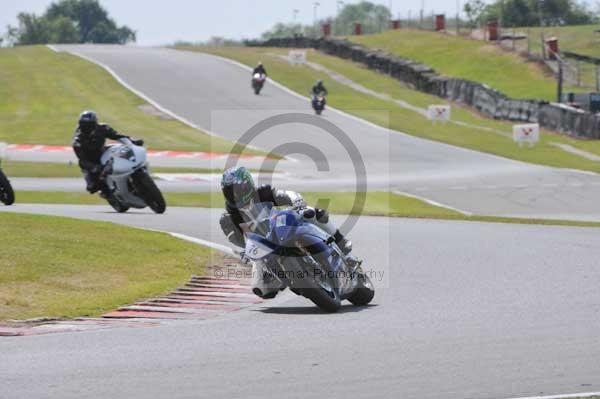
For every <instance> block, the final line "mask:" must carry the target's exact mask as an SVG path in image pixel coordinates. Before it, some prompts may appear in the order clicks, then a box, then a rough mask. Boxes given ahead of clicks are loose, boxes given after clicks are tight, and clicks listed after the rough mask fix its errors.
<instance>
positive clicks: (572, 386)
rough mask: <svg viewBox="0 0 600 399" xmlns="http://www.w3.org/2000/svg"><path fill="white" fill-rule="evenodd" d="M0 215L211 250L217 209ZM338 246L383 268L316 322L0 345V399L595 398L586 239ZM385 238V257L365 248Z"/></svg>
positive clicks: (364, 230) (259, 317) (453, 238)
mask: <svg viewBox="0 0 600 399" xmlns="http://www.w3.org/2000/svg"><path fill="white" fill-rule="evenodd" d="M0 211H18V212H33V213H46V214H54V215H71V216H74V217H78V218H86V219H98V220H109V221H116V222H119V223H124V224H128V225H133V226H138V227H146V228H155V229H161V230H170V231H174V232H179V233H183V234H188V235H193V236H196V237H198V238H203V239H209V240H212V239H220V240H222V239H221V238H220V234H219V232H218V225H217V223H215V216H216V214H217V212H218V211H217V210H204V209H190V208H171V209H170V210H169V211H168V213H167V214H165V215H153V214H151V213H148V212H133V213H130V214H125V215H120V214H116V213H112V212H110V211H109V209H108V207H105V206H97V207H93V206H92V207H90V206H66V205H56V206H50V205H18V206H16V207H11V208H8V207H4V208H0ZM190 221H193V222H192V223H190ZM352 239H353V240H354V243H355V248H356V253H357V254H359V255H361V256H363V257H364V258H365V259H366V261H367V263H368V264H369V265H370V266H372V270H373V272H374V273H375V275H378V273H380V272H383V273H384V278H383V280H378V281H377V282H376V285H377V295H376V297H375V300H374V302H373V306H370V307H368V308H364V309H355V308H353V307H352V306H350V305H346V306H345V307H344V308H343V310H342V312H341V313H339V314H335V315H329V314H323V313H321V312H320V311H319V310H317V309H316V308H315V307H314V306H313V305H312V304H311V303H310V302H308V301H306V300H305V299H304V298H300V297H296V296H294V295H292V294H289V293H287V294H286V293H284V294H285V295H284V296H283V297H282V298H281V299H278V298H276V299H275V300H274V301H275V302H267V303H266V304H263V305H259V306H257V307H254V308H250V310H244V311H240V312H236V313H232V314H229V315H226V316H223V317H219V318H217V319H210V320H207V321H200V322H191V321H181V322H174V323H173V324H168V325H166V326H160V327H149V328H136V329H127V328H115V329H110V330H102V331H87V332H80V333H68V334H50V335H42V336H32V337H18V338H3V339H0V353H1V354H2V355H1V356H2V362H0V381H2V395H1V397H2V398H3V399H4V398H6V399H9V398H23V397H35V398H81V397H98V398H100V397H103V398H104V397H111V396H113V397H114V396H116V397H128V398H148V397H170V398H198V397H211V398H214V397H240V398H241V397H243V398H248V397H257V398H258V397H264V396H265V395H275V394H279V395H281V396H282V397H298V398H300V397H302V398H305V397H348V396H351V397H357V398H371V397H403V398H415V399H417V398H419V399H423V398H509V397H522V396H531V395H539V394H556V393H574V392H589V391H594V390H595V391H599V390H600V381H599V380H598V376H599V375H600V362H598V358H599V357H600V340H599V339H598V330H599V328H600V320H599V319H598V312H599V310H600V291H599V290H598V285H599V284H600V269H599V268H598V262H597V259H599V258H600V246H599V245H598V234H597V231H596V230H595V229H581V228H570V227H542V226H521V225H519V226H517V225H508V224H486V223H470V222H446V221H423V220H409V219H386V218H374V217H364V218H361V219H360V221H359V223H358V224H357V226H356V227H355V229H354V230H353V232H352ZM388 240H389V242H390V243H394V245H393V247H394V248H395V249H394V251H393V253H392V254H391V256H393V259H394V260H393V262H390V259H388V256H389V254H388V253H387V251H381V250H379V248H381V247H382V246H385V247H387V246H388V245H389V244H388V243H387V241H388ZM221 242H222V241H221ZM398 393H401V395H398Z"/></svg>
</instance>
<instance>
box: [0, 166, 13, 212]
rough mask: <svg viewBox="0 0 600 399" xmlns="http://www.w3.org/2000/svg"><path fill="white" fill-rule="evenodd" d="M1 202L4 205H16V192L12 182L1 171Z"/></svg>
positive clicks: (0, 170)
mask: <svg viewBox="0 0 600 399" xmlns="http://www.w3.org/2000/svg"><path fill="white" fill-rule="evenodd" d="M0 202H2V203H3V204H4V205H12V204H14V203H15V192H14V191H13V188H12V186H11V185H10V181H9V180H8V178H7V177H6V175H5V174H4V173H3V172H2V169H0Z"/></svg>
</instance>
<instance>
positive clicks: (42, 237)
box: [0, 213, 211, 320]
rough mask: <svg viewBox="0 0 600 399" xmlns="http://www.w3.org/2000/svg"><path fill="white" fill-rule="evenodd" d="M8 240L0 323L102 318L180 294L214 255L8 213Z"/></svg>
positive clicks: (100, 227) (0, 264) (105, 227)
mask: <svg viewBox="0 0 600 399" xmlns="http://www.w3.org/2000/svg"><path fill="white" fill-rule="evenodd" d="M0 235H1V236H2V251H0V320H7V319H27V318H33V317H42V316H47V317H76V316H97V315H100V314H101V313H103V312H105V311H108V310H112V309H115V308H117V307H119V306H121V305H124V304H128V303H132V302H134V301H136V300H138V299H140V298H146V297H153V296H156V295H160V294H163V293H166V292H168V291H169V290H171V289H174V288H176V287H177V286H178V285H180V284H182V283H184V282H185V281H186V280H187V279H188V278H189V277H190V275H191V274H198V273H202V271H203V268H204V265H205V263H206V262H207V260H208V259H209V256H210V255H211V252H210V251H209V250H208V249H206V248H203V247H200V246H197V245H193V244H189V243H186V242H184V241H181V240H178V239H175V238H172V237H170V236H168V235H165V234H161V233H154V232H147V231H142V230H137V229H133V228H129V227H123V226H119V225H116V224H112V223H104V222H89V221H81V220H75V219H68V218H59V217H50V216H39V215H25V214H10V213H2V214H0ZM132 260H134V261H132Z"/></svg>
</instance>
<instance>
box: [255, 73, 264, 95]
mask: <svg viewBox="0 0 600 399" xmlns="http://www.w3.org/2000/svg"><path fill="white" fill-rule="evenodd" d="M266 80H267V75H265V74H264V73H255V74H254V76H252V88H253V89H254V94H256V95H259V94H260V91H261V90H262V88H263V86H264V85H265V81H266Z"/></svg>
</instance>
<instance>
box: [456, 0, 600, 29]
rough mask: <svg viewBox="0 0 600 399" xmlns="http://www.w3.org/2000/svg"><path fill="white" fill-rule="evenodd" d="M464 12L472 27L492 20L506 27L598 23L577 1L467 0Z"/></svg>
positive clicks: (591, 13)
mask: <svg viewBox="0 0 600 399" xmlns="http://www.w3.org/2000/svg"><path fill="white" fill-rule="evenodd" d="M464 11H465V14H466V15H467V18H468V20H469V24H470V25H471V26H472V27H476V26H481V25H482V24H484V23H486V22H487V21H490V20H492V19H495V20H498V21H500V23H501V24H502V26H506V27H525V26H563V25H585V24H593V23H597V22H599V20H598V15H597V13H595V12H593V11H591V10H590V9H589V8H588V7H587V6H586V5H585V4H584V3H580V2H578V1H577V0H497V1H496V2H494V3H491V4H486V3H484V2H483V1H482V0H469V1H468V2H467V3H465V5H464Z"/></svg>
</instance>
